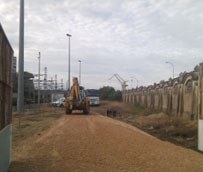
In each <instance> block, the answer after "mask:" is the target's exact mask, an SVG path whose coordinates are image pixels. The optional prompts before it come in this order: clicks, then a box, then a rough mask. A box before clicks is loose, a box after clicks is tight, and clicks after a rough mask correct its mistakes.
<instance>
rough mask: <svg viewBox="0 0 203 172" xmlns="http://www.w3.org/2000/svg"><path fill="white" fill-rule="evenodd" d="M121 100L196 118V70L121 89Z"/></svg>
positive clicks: (171, 113)
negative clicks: (155, 82) (147, 84)
mask: <svg viewBox="0 0 203 172" xmlns="http://www.w3.org/2000/svg"><path fill="white" fill-rule="evenodd" d="M123 102H125V103H131V104H140V105H141V106H143V107H147V108H153V109H157V110H160V111H163V112H165V113H167V114H169V115H175V116H180V117H183V118H186V119H191V120H194V119H197V113H198V111H197V108H198V71H193V72H189V73H182V74H181V75H180V77H177V78H175V79H173V80H169V81H162V82H160V83H158V84H154V85H150V86H148V87H139V88H136V89H131V90H126V91H123Z"/></svg>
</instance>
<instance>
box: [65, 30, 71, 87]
mask: <svg viewBox="0 0 203 172" xmlns="http://www.w3.org/2000/svg"><path fill="white" fill-rule="evenodd" d="M66 36H68V38H69V54H68V90H69V91H70V38H71V36H72V35H70V34H66Z"/></svg>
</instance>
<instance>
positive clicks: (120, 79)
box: [109, 73, 128, 91]
mask: <svg viewBox="0 0 203 172" xmlns="http://www.w3.org/2000/svg"><path fill="white" fill-rule="evenodd" d="M113 77H115V78H116V79H117V80H118V81H119V83H120V84H121V87H122V91H125V90H126V87H127V86H128V84H127V82H128V81H125V80H124V79H123V78H121V77H120V75H119V74H117V73H116V74H114V75H113V76H112V77H111V78H109V80H111V79H112V78H113Z"/></svg>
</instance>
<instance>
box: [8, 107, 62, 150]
mask: <svg viewBox="0 0 203 172" xmlns="http://www.w3.org/2000/svg"><path fill="white" fill-rule="evenodd" d="M63 114H64V109H63V108H56V107H49V106H45V107H40V108H36V109H32V110H29V111H27V112H24V113H21V114H18V113H13V120H12V125H13V134H12V146H13V147H16V146H17V145H18V144H19V143H20V142H21V141H22V140H24V139H26V138H28V137H31V136H33V135H34V134H38V133H40V132H41V131H43V130H46V129H48V128H49V127H50V126H51V124H52V123H53V122H54V121H55V120H56V119H58V118H59V117H60V116H61V115H63ZM20 117H21V122H20V128H19V118H20Z"/></svg>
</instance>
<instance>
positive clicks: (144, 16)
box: [0, 0, 203, 89]
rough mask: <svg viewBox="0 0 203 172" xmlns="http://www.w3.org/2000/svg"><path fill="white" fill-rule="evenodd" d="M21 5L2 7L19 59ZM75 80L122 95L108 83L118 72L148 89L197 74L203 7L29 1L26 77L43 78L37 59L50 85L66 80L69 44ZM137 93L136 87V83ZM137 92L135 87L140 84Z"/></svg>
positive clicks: (197, 1) (12, 1) (180, 2)
mask: <svg viewBox="0 0 203 172" xmlns="http://www.w3.org/2000/svg"><path fill="white" fill-rule="evenodd" d="M19 1H20V0H0V22H1V24H2V26H3V28H4V30H5V32H6V34H7V37H8V39H9V41H10V43H11V45H12V46H13V49H14V51H15V56H18V35H19ZM66 33H70V34H71V35H73V36H72V38H71V76H78V70H79V63H78V60H82V85H84V86H85V87H86V88H100V87H102V86H104V85H110V86H114V87H115V88H117V89H120V85H119V83H118V81H117V80H116V79H115V78H114V79H113V80H111V81H109V80H108V79H109V78H110V77H111V76H112V75H113V74H114V73H118V74H119V75H120V76H121V77H123V78H124V79H125V80H129V81H130V80H131V77H134V78H137V79H138V81H139V85H145V86H146V85H149V84H153V83H154V82H159V81H160V80H167V79H168V78H169V77H172V67H171V66H170V65H169V64H166V63H165V61H170V62H172V63H174V65H175V76H178V75H179V73H180V72H183V71H187V72H189V71H192V70H193V68H194V67H195V65H197V64H199V63H200V62H202V61H203V1H202V0H25V70H26V71H29V72H32V73H35V74H36V73H37V70H38V69H37V68H38V66H37V62H38V61H37V56H38V52H39V51H40V52H41V54H42V64H41V67H42V68H41V70H44V67H47V68H48V78H49V79H50V78H51V77H54V75H55V74H58V79H61V78H63V79H64V80H67V78H68V77H67V76H68V74H67V71H68V37H66ZM129 85H130V87H131V83H130V82H129ZM133 85H134V86H136V81H135V79H134V83H133Z"/></svg>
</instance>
